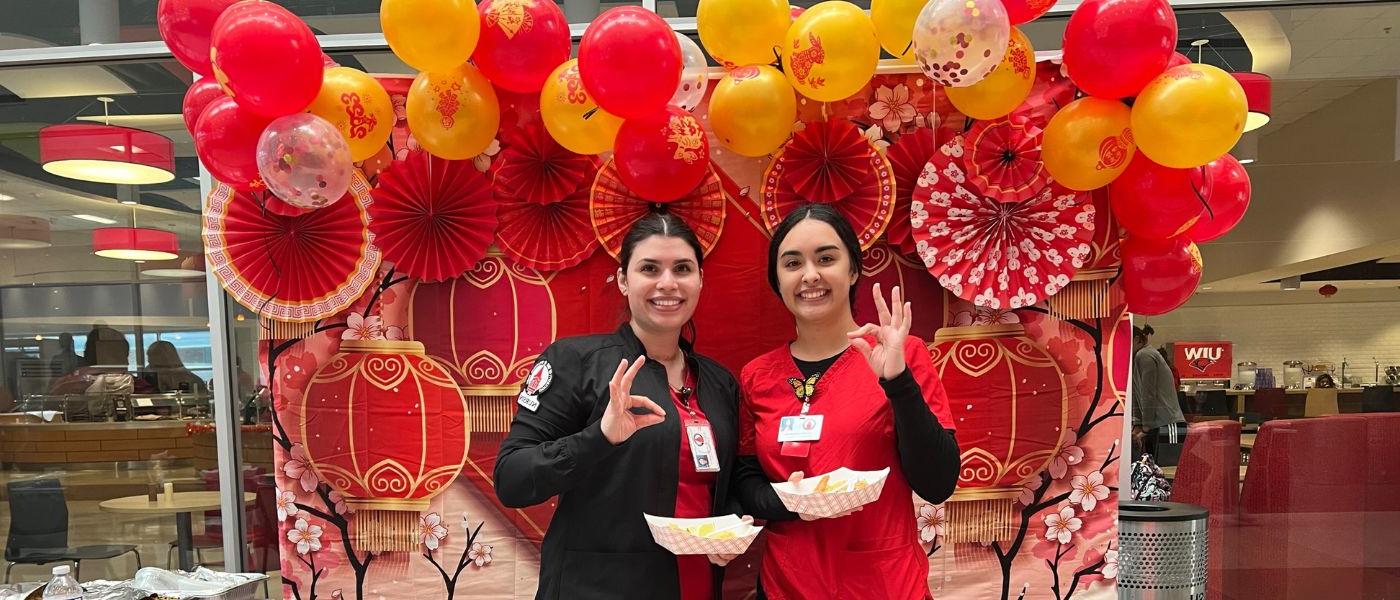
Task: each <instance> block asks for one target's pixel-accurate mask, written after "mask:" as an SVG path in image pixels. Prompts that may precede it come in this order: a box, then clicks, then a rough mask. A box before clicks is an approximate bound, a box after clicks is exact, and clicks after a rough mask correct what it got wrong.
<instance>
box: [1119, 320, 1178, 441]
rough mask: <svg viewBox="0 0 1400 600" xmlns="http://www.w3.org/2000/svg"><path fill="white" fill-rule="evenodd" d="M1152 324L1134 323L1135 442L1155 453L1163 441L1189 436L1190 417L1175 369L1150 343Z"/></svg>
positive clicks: (1133, 397)
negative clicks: (1180, 396)
mask: <svg viewBox="0 0 1400 600" xmlns="http://www.w3.org/2000/svg"><path fill="white" fill-rule="evenodd" d="M1152 333H1153V331H1152V326H1151V325H1144V326H1142V327H1133V376H1132V377H1133V378H1132V386H1133V387H1132V398H1131V401H1132V405H1133V445H1134V446H1135V447H1136V449H1137V450H1140V451H1142V452H1146V453H1149V454H1155V452H1156V450H1157V445H1158V444H1159V443H1180V442H1181V441H1182V440H1184V439H1185V438H1186V417H1184V416H1182V414H1181V406H1180V405H1179V404H1178V403H1177V401H1176V386H1174V385H1173V383H1172V381H1173V379H1172V371H1171V367H1170V365H1168V364H1167V360H1166V359H1165V358H1162V354H1161V353H1160V352H1158V351H1156V350H1154V349H1152V348H1150V347H1149V346H1148V340H1149V338H1150V337H1151V336H1152Z"/></svg>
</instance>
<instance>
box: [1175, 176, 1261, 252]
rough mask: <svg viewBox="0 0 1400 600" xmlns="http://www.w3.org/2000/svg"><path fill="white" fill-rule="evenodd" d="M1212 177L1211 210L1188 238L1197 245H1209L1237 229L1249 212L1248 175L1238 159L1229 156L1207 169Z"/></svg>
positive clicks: (1209, 198)
mask: <svg viewBox="0 0 1400 600" xmlns="http://www.w3.org/2000/svg"><path fill="white" fill-rule="evenodd" d="M1205 169H1206V175H1207V176H1208V177H1210V196H1209V197H1207V198H1206V203H1207V204H1209V205H1210V210H1209V211H1206V213H1205V214H1203V215H1201V218H1199V219H1196V224H1195V225H1192V226H1191V229H1190V230H1189V231H1187V232H1186V237H1189V238H1191V239H1192V240H1193V241H1195V242H1196V243H1198V244H1199V243H1202V242H1209V241H1211V240H1213V239H1216V238H1218V237H1220V236H1222V235H1225V234H1226V233H1229V232H1230V230H1231V229H1234V228H1235V226H1236V225H1238V224H1239V223H1240V220H1241V219H1243V218H1244V212H1245V211H1246V210H1249V194H1250V186H1249V173H1246V172H1245V170H1244V165H1242V164H1240V161H1238V160H1235V157H1233V156H1230V155H1229V154H1226V155H1224V156H1221V157H1220V158H1217V159H1215V160H1213V161H1210V162H1209V163H1206V166H1205Z"/></svg>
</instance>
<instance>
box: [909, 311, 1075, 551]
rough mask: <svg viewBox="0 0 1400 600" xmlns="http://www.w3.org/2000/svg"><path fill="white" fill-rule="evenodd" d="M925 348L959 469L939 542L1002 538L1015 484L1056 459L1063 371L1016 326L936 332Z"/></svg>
mask: <svg viewBox="0 0 1400 600" xmlns="http://www.w3.org/2000/svg"><path fill="white" fill-rule="evenodd" d="M933 340H934V341H933V344H932V345H931V346H930V347H929V352H930V355H931V356H932V358H933V364H934V367H935V368H936V369H938V374H939V376H940V377H941V378H942V380H943V387H944V389H945V390H946V391H947V394H948V402H949V404H950V405H951V406H952V407H953V412H954V414H955V415H957V417H958V419H957V423H956V425H957V430H958V443H959V444H960V445H961V446H962V448H963V452H962V470H961V472H960V473H959V474H958V490H957V491H956V492H954V493H953V497H952V498H950V499H949V500H948V504H947V510H948V522H949V523H950V528H949V530H948V531H947V541H948V542H952V543H957V542H991V541H995V540H1008V539H1010V536H1011V534H1012V533H1013V532H1014V531H1015V526H1014V525H1015V523H1016V521H1017V513H1016V511H1015V505H1014V503H1015V501H1016V498H1017V496H1019V495H1020V493H1021V484H1023V483H1024V482H1026V481H1028V480H1031V479H1032V478H1034V477H1036V476H1037V475H1038V474H1039V473H1040V472H1041V471H1043V470H1045V468H1046V467H1048V466H1049V465H1050V461H1051V460H1053V459H1054V457H1055V456H1057V455H1058V454H1059V451H1060V446H1061V445H1062V444H1063V434H1064V431H1065V428H1066V427H1067V423H1066V417H1067V416H1068V407H1069V394H1068V392H1067V390H1066V388H1065V381H1064V373H1063V372H1062V371H1061V370H1060V367H1059V366H1058V365H1057V364H1056V363H1055V361H1054V360H1053V359H1052V358H1051V356H1050V354H1049V353H1048V352H1046V351H1045V349H1044V348H1041V347H1040V346H1038V345H1036V343H1035V342H1034V341H1033V340H1031V339H1030V338H1029V337H1027V335H1026V331H1025V329H1024V328H1023V327H1022V326H1021V325H1020V324H998V325H974V326H970V327H944V328H942V329H939V330H938V333H937V334H936V335H935V336H934V338H933Z"/></svg>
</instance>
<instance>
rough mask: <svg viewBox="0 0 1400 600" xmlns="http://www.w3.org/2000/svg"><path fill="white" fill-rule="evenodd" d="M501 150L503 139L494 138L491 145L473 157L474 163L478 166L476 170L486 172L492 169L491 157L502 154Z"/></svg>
mask: <svg viewBox="0 0 1400 600" xmlns="http://www.w3.org/2000/svg"><path fill="white" fill-rule="evenodd" d="M500 152H501V141H500V140H496V139H493V140H491V145H489V146H487V147H486V150H485V151H484V152H482V153H481V154H478V155H476V156H475V157H473V158H472V165H473V166H475V167H476V170H478V171H481V172H482V173H485V172H487V171H489V170H491V157H493V156H496V155H497V154H500Z"/></svg>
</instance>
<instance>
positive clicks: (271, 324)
mask: <svg viewBox="0 0 1400 600" xmlns="http://www.w3.org/2000/svg"><path fill="white" fill-rule="evenodd" d="M258 320H259V321H260V323H259V325H260V326H259V327H258V339H259V340H261V341H264V342H265V341H267V340H299V339H302V338H306V337H310V336H311V333H312V332H313V331H315V329H316V322H315V321H307V322H305V323H288V322H286V321H278V320H275V319H269V318H267V317H260V318H259V319H258Z"/></svg>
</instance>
